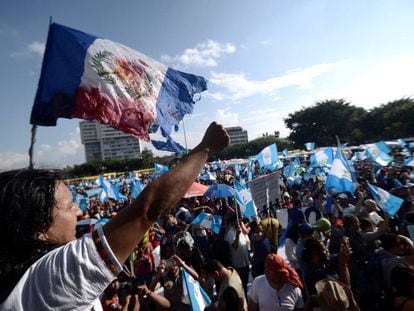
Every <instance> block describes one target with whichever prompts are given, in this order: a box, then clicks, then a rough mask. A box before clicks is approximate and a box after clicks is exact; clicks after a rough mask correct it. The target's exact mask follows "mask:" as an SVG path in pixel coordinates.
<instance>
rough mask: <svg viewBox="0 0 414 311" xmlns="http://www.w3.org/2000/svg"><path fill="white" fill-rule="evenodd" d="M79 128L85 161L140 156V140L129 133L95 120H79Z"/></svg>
mask: <svg viewBox="0 0 414 311" xmlns="http://www.w3.org/2000/svg"><path fill="white" fill-rule="evenodd" d="M79 128H80V135H81V142H82V144H83V145H84V146H85V156H86V162H90V161H99V160H111V159H130V158H139V157H140V154H141V145H140V141H139V139H137V138H135V137H133V136H131V135H129V134H125V133H124V132H122V131H119V130H115V129H113V128H112V127H110V126H108V125H103V124H100V123H99V122H97V121H81V122H79Z"/></svg>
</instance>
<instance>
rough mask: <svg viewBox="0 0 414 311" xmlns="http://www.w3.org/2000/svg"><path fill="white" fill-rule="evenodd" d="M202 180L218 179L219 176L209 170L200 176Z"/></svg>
mask: <svg viewBox="0 0 414 311" xmlns="http://www.w3.org/2000/svg"><path fill="white" fill-rule="evenodd" d="M200 180H204V181H216V180H217V177H216V174H215V173H212V172H209V171H207V172H206V173H205V174H202V175H201V176H200Z"/></svg>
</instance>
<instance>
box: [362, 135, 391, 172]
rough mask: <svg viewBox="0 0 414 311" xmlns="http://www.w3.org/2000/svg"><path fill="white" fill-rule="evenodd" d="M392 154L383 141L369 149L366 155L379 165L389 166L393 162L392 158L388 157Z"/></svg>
mask: <svg viewBox="0 0 414 311" xmlns="http://www.w3.org/2000/svg"><path fill="white" fill-rule="evenodd" d="M390 152H391V150H390V148H389V147H388V146H387V145H386V144H385V143H384V142H383V141H380V142H377V143H375V144H374V145H372V146H370V147H368V148H367V150H366V152H365V153H366V155H367V157H368V158H370V159H371V160H372V161H374V162H375V163H376V164H377V165H379V166H387V165H388V164H389V163H390V162H391V161H392V157H391V156H389V155H388V153H390Z"/></svg>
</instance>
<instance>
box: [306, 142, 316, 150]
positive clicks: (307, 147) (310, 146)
mask: <svg viewBox="0 0 414 311" xmlns="http://www.w3.org/2000/svg"><path fill="white" fill-rule="evenodd" d="M305 148H306V150H307V151H313V150H314V149H315V143H306V144H305Z"/></svg>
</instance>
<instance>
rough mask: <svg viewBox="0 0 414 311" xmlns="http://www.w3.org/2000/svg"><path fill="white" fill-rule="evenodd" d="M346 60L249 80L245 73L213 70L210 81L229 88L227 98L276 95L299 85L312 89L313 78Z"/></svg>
mask: <svg viewBox="0 0 414 311" xmlns="http://www.w3.org/2000/svg"><path fill="white" fill-rule="evenodd" d="M344 62H345V61H339V62H335V63H327V64H317V65H313V66H310V67H307V68H304V69H294V70H290V71H288V72H286V73H285V74H283V75H282V76H279V77H273V78H269V79H267V80H249V79H247V78H246V76H245V74H243V73H241V74H229V73H216V72H212V73H211V76H212V78H211V79H210V80H209V81H210V83H212V84H214V85H217V86H219V87H221V88H224V89H225V90H227V92H228V95H227V96H226V97H227V98H229V99H231V100H241V99H244V98H247V97H250V96H253V95H266V96H271V97H273V98H275V97H276V91H278V90H280V89H282V88H287V87H297V88H298V89H301V90H304V89H310V88H312V86H313V80H314V79H315V78H317V77H319V76H321V75H323V74H325V73H327V72H328V71H330V70H332V69H334V68H335V67H338V66H340V65H342V64H343V63H344Z"/></svg>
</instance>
